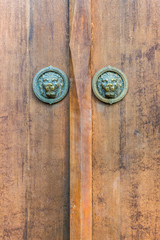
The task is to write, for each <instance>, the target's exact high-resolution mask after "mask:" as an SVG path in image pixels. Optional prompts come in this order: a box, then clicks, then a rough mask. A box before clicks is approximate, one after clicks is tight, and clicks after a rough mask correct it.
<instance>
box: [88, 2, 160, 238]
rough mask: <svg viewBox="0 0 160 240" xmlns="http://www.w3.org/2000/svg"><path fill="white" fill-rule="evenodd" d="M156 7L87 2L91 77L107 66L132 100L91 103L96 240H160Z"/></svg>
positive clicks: (159, 54)
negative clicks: (116, 71)
mask: <svg viewBox="0 0 160 240" xmlns="http://www.w3.org/2000/svg"><path fill="white" fill-rule="evenodd" d="M159 7H160V3H159V1H158V0H154V1H145V0H142V1H129V0H128V1H118V0H113V1H107V0H104V1H102V0H98V1H97V0H93V1H92V21H93V22H92V23H93V28H92V36H93V48H92V72H93V74H94V73H95V72H96V71H97V70H99V69H100V68H101V67H104V66H106V65H112V66H114V67H117V68H120V69H121V70H122V71H124V73H125V74H126V76H127V78H128V82H129V92H128V94H127V96H126V97H125V98H124V99H123V100H122V101H121V102H120V103H117V104H115V105H112V106H107V105H105V104H103V103H100V101H99V100H97V99H95V98H94V99H93V132H94V134H93V239H95V240H101V239H104V240H109V239H112V240H118V239H123V240H125V239H126V240H154V239H159V238H160V218H159V215H160V201H159V199H160V187H159V185H160V171H159V170H160V169H159V138H160V131H159V116H160V115H159V114H160V111H159V109H160V101H159V98H160V84H159V76H160V75H159V66H160V65H159V59H160V47H159V46H160V40H159V39H160V29H159V21H160V13H159V11H158V9H159Z"/></svg>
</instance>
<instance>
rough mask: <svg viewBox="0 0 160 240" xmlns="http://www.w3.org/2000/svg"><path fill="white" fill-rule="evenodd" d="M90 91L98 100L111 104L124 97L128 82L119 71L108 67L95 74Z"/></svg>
mask: <svg viewBox="0 0 160 240" xmlns="http://www.w3.org/2000/svg"><path fill="white" fill-rule="evenodd" d="M92 89H93V92H94V94H95V96H96V97H97V98H98V99H99V100H101V101H102V102H105V103H109V104H113V103H116V102H119V101H120V100H122V98H124V97H125V95H126V93H127V90H128V81H127V78H126V76H125V75H124V73H122V72H121V71H120V70H119V69H117V68H114V67H111V66H108V67H105V68H102V69H101V70H100V71H98V72H97V73H96V74H95V76H94V77H93V81H92Z"/></svg>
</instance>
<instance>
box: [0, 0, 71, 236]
mask: <svg viewBox="0 0 160 240" xmlns="http://www.w3.org/2000/svg"><path fill="white" fill-rule="evenodd" d="M0 5H1V6H2V9H3V11H2V13H1V16H0V33H1V34H0V44H1V58H0V59H1V65H0V73H1V96H0V97H1V101H0V133H1V134H0V146H1V147H0V149H1V150H0V153H1V157H0V159H1V163H0V166H1V167H0V172H1V173H0V179H1V184H0V185H1V198H0V206H1V214H0V226H1V227H0V239H14V240H16V239H17V240H19V239H34V240H35V239H37V240H39V239H48V240H51V239H58V240H59V239H69V96H67V97H66V98H65V99H64V100H63V101H61V102H59V103H58V104H55V105H51V106H49V105H47V104H44V103H42V102H41V101H39V100H38V99H37V98H36V97H35V95H34V93H33V91H32V81H33V77H34V75H35V74H36V72H37V71H39V70H40V69H41V68H44V67H47V66H49V65H53V66H55V67H58V68H60V69H61V70H63V71H64V72H65V73H66V74H68V73H69V72H68V71H69V67H68V62H69V47H68V1H64V0H60V1H55V0H50V1H46V0H45V1H43V0H41V1H38V0H35V1H19V0H18V1H11V0H7V1H1V2H0Z"/></svg>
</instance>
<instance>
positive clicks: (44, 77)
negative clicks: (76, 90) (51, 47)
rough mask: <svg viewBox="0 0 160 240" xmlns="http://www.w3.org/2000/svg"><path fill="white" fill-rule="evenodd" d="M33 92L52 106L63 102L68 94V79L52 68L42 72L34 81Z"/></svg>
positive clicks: (58, 70)
mask: <svg viewBox="0 0 160 240" xmlns="http://www.w3.org/2000/svg"><path fill="white" fill-rule="evenodd" d="M33 90H34V92H35V94H36V96H37V97H38V98H39V99H40V100H41V101H43V102H46V103H49V104H52V103H56V102H59V101H60V100H62V99H63V98H64V97H65V96H66V94H67V92H68V78H67V76H66V75H65V74H64V73H63V72H62V71H61V70H60V69H58V68H54V67H52V66H50V67H48V68H44V69H42V70H40V71H39V72H38V73H37V74H36V76H35V78H34V80H33Z"/></svg>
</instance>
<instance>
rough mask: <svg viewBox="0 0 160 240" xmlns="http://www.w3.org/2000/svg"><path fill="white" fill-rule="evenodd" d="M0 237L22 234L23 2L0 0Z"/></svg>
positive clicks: (25, 83)
mask: <svg viewBox="0 0 160 240" xmlns="http://www.w3.org/2000/svg"><path fill="white" fill-rule="evenodd" d="M0 6H1V15H0V90H1V91H0V92H1V94H0V239H15V240H16V239H17V240H18V239H26V238H25V192H26V181H25V166H26V161H27V145H28V139H27V133H28V107H27V104H28V98H27V96H28V79H27V77H28V74H27V72H26V52H27V41H26V39H27V14H26V9H27V4H26V2H25V1H20V0H17V1H11V0H6V1H3V0H1V1H0Z"/></svg>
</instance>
